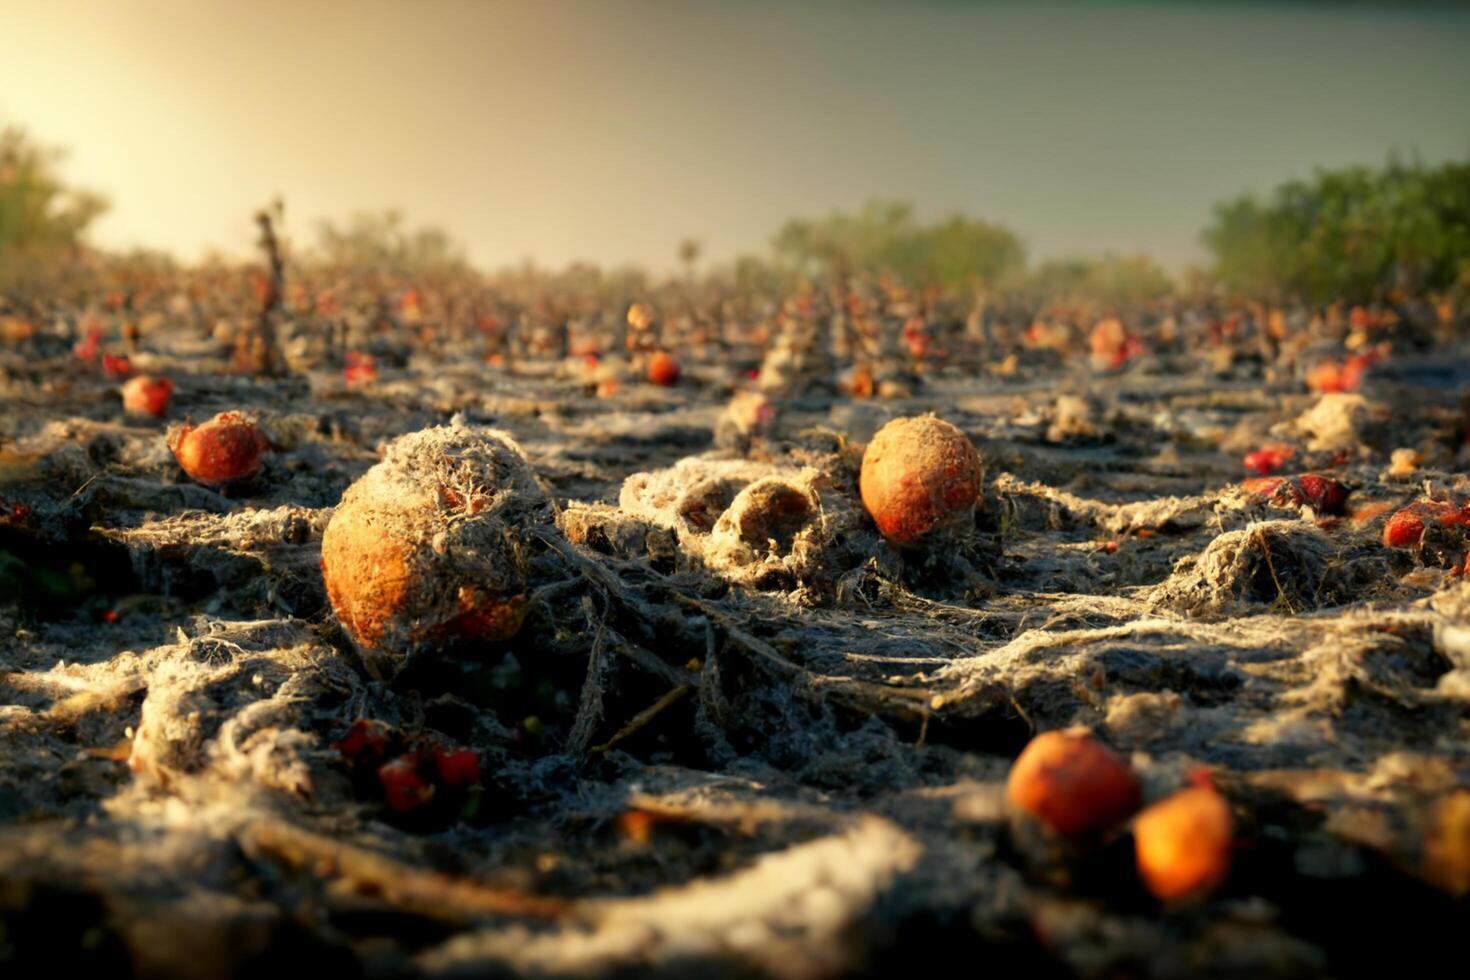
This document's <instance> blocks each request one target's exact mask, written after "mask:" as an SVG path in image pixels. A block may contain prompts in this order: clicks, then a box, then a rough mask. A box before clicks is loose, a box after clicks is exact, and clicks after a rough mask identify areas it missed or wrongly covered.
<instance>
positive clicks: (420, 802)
mask: <svg viewBox="0 0 1470 980" xmlns="http://www.w3.org/2000/svg"><path fill="white" fill-rule="evenodd" d="M420 761H421V760H420V759H419V756H418V753H416V752H408V753H405V754H404V755H400V756H399V757H398V758H396V759H394V760H393V761H391V762H387V763H384V764H383V765H382V766H380V767H379V768H378V782H380V783H382V785H383V801H384V802H385V803H387V804H388V808H389V809H390V810H393V811H395V812H397V813H411V812H413V811H414V810H417V809H419V808H420V807H423V806H426V805H427V804H428V803H429V801H430V800H432V799H433V798H434V787H433V786H432V785H431V784H430V783H429V782H428V781H427V780H425V779H424V777H423V775H422V774H421V773H420V772H419V768H420Z"/></svg>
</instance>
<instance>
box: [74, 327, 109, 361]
mask: <svg viewBox="0 0 1470 980" xmlns="http://www.w3.org/2000/svg"><path fill="white" fill-rule="evenodd" d="M101 346H102V328H101V327H90V328H88V330H87V336H86V337H85V338H84V339H83V340H82V341H81V342H80V343H78V344H77V345H76V346H75V347H73V348H72V349H71V350H72V353H73V354H75V355H76V356H77V357H78V358H80V359H81V360H83V361H95V360H96V359H97V351H98V349H99V348H101Z"/></svg>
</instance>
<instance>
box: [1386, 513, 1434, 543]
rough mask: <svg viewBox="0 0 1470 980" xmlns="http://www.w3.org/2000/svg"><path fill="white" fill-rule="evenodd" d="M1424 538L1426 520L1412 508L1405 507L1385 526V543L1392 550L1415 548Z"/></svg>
mask: <svg viewBox="0 0 1470 980" xmlns="http://www.w3.org/2000/svg"><path fill="white" fill-rule="evenodd" d="M1423 537H1424V520H1423V518H1421V517H1420V516H1419V514H1418V513H1417V512H1415V510H1414V509H1413V508H1412V507H1405V508H1404V509H1403V510H1401V511H1399V512H1398V513H1396V514H1394V515H1393V516H1392V517H1390V518H1389V519H1388V523H1387V524H1385V525H1383V543H1384V544H1385V545H1386V546H1388V547H1390V548H1413V547H1416V546H1417V545H1418V544H1419V541H1420V539H1422V538H1423Z"/></svg>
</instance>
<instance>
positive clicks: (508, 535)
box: [322, 425, 554, 670]
mask: <svg viewBox="0 0 1470 980" xmlns="http://www.w3.org/2000/svg"><path fill="white" fill-rule="evenodd" d="M553 513H554V510H553V507H552V504H551V501H550V499H549V498H548V497H547V496H546V494H545V491H543V490H542V489H541V487H540V485H539V484H538V483H537V481H536V477H535V475H534V474H533V473H532V471H531V468H530V466H529V465H528V464H527V463H526V460H525V458H524V457H523V456H522V455H521V452H520V449H519V447H517V446H516V444H515V443H514V442H513V441H512V440H511V439H510V437H509V436H507V435H505V434H504V433H500V432H495V431H493V430H488V429H476V428H471V427H468V426H463V425H453V426H447V427H440V428H436V429H425V430H423V431H420V432H415V433H411V434H409V435H406V436H402V437H400V438H399V439H397V440H395V441H394V442H393V443H392V444H390V445H389V447H388V449H387V451H386V453H385V454H384V458H383V460H382V462H380V463H378V464H377V465H376V466H374V467H372V468H371V469H369V470H368V471H367V473H365V474H363V476H362V477H361V478H360V479H359V480H358V481H357V482H356V483H354V484H352V486H351V487H349V488H348V489H347V492H346V493H345V494H343V496H342V501H341V503H340V504H338V506H337V509H336V511H335V512H334V513H333V515H332V519H331V521H330V523H328V525H327V529H326V532H325V533H324V534H323V536H322V575H323V578H324V579H325V581H326V587H327V596H328V598H329V599H330V600H331V604H332V609H333V610H334V611H335V613H336V615H337V619H338V620H339V621H340V622H341V624H342V627H343V629H344V630H346V632H347V634H348V636H350V637H351V638H352V640H353V642H355V643H356V644H357V645H358V647H359V649H360V650H363V651H364V652H365V653H369V654H371V656H368V657H365V658H364V659H365V660H367V661H368V662H369V664H370V666H371V667H372V668H373V669H374V670H378V668H379V667H380V666H384V665H387V664H392V663H396V662H398V661H399V660H400V659H401V658H402V657H405V656H407V655H408V654H409V653H411V652H413V651H415V650H418V649H423V648H434V647H438V646H441V645H445V644H449V643H453V642H457V641H477V642H495V641H500V640H505V639H508V638H510V637H511V636H513V635H515V633H516V632H517V631H518V630H519V629H520V626H521V621H522V620H523V619H524V618H525V615H526V612H527V610H528V604H527V599H526V595H525V593H526V569H525V566H524V562H523V559H522V558H521V557H520V555H519V551H518V538H519V534H520V532H521V531H522V530H523V528H524V525H525V524H526V523H527V522H536V523H548V524H549V523H551V521H552V517H553ZM380 661H381V663H380Z"/></svg>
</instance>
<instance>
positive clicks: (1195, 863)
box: [1133, 785, 1234, 902]
mask: <svg viewBox="0 0 1470 980" xmlns="http://www.w3.org/2000/svg"><path fill="white" fill-rule="evenodd" d="M1133 844H1134V854H1135V857H1136V859H1137V863H1138V874H1139V877H1141V878H1142V879H1143V883H1144V886H1145V887H1147V888H1148V890H1149V891H1150V892H1152V893H1153V894H1154V896H1155V897H1156V898H1159V899H1161V900H1163V901H1166V902H1176V901H1181V900H1184V899H1189V898H1199V897H1203V896H1204V895H1207V894H1208V893H1210V892H1212V891H1214V890H1215V889H1216V888H1217V887H1219V885H1220V883H1221V882H1223V881H1224V880H1225V876H1226V875H1227V874H1228V873H1229V871H1230V851H1231V848H1232V847H1233V846H1234V832H1233V830H1232V828H1231V818H1230V806H1229V804H1227V803H1226V802H1225V800H1224V798H1223V797H1222V796H1221V795H1220V793H1219V791H1218V790H1216V789H1215V788H1214V787H1213V786H1210V785H1199V786H1191V787H1189V788H1188V789H1183V790H1180V791H1179V792H1177V793H1175V794H1174V795H1173V796H1169V797H1167V798H1165V799H1163V800H1160V801H1159V802H1158V803H1154V804H1153V805H1151V806H1149V807H1147V808H1146V809H1145V810H1144V811H1143V812H1142V813H1140V814H1139V815H1138V817H1137V818H1136V819H1135V820H1134V821H1133Z"/></svg>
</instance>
